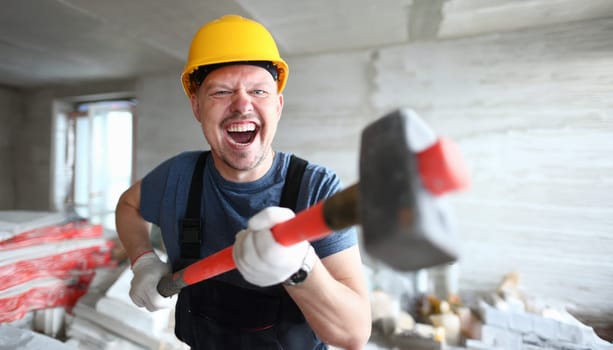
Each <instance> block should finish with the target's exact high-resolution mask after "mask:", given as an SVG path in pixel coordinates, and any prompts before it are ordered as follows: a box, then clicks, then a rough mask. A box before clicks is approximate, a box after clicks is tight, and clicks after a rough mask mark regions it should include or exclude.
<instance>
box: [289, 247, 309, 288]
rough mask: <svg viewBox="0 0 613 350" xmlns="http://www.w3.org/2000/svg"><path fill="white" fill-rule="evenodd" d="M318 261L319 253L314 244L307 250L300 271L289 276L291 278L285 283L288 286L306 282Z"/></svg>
mask: <svg viewBox="0 0 613 350" xmlns="http://www.w3.org/2000/svg"><path fill="white" fill-rule="evenodd" d="M316 261H317V254H316V253H315V249H313V246H311V245H309V249H308V250H307V253H306V255H305V256H304V260H303V261H302V266H301V267H300V268H299V269H298V271H296V272H294V273H293V274H292V275H291V276H289V278H288V279H287V280H285V282H283V284H285V285H286V286H296V285H299V284H302V283H304V281H306V279H307V277H309V274H310V273H311V271H312V270H313V267H314V266H315V262H316Z"/></svg>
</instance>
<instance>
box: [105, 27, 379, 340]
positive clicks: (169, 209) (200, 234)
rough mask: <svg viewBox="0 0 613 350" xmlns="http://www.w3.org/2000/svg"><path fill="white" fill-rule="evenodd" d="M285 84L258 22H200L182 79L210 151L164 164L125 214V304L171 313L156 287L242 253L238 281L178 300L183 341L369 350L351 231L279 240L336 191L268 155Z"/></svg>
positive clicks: (206, 286)
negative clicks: (158, 234) (282, 229)
mask: <svg viewBox="0 0 613 350" xmlns="http://www.w3.org/2000/svg"><path fill="white" fill-rule="evenodd" d="M287 76H288V67H287V64H286V63H285V61H283V59H281V57H280V56H279V52H278V49H277V46H276V43H275V42H274V39H273V38H272V36H271V35H270V33H269V32H268V31H267V30H266V29H265V28H264V27H263V26H262V25H261V24H259V23H257V22H254V21H252V20H249V19H245V18H242V17H239V16H224V17H221V18H219V19H217V20H215V21H212V22H210V23H208V24H206V25H204V26H203V27H202V28H201V29H200V30H199V31H198V32H197V33H196V35H195V36H194V39H193V41H192V45H191V48H190V53H189V57H188V60H187V63H186V66H185V69H184V72H183V74H182V82H183V87H184V89H185V92H186V94H187V95H188V97H189V99H190V102H191V107H192V110H193V112H194V116H195V118H196V120H197V121H198V122H199V123H200V125H201V128H202V132H203V133H204V136H205V138H206V140H207V142H208V144H209V145H210V148H211V150H210V152H184V153H181V154H179V155H177V156H175V157H172V158H171V159H168V160H166V161H165V162H163V163H162V164H160V165H159V166H158V167H157V168H156V169H154V170H153V171H151V172H150V173H149V174H147V175H146V176H145V177H144V178H143V179H142V180H141V181H139V182H137V183H135V184H134V185H133V186H132V187H130V188H129V189H128V190H127V191H126V192H125V193H124V194H123V195H122V196H121V198H120V199H119V202H118V204H117V212H116V217H117V232H118V234H119V238H120V240H121V242H122V243H123V245H124V247H125V249H126V251H127V253H128V256H129V258H130V261H131V263H132V269H133V272H134V278H133V280H132V286H131V290H130V296H131V297H132V300H133V301H134V303H135V304H136V305H138V306H140V307H146V308H147V309H148V310H150V311H153V310H157V309H159V308H162V307H168V306H172V305H168V304H169V299H165V298H163V297H162V296H161V295H159V294H158V293H157V290H156V285H157V283H158V281H159V279H160V278H161V277H162V276H163V275H165V274H166V273H168V272H169V271H170V269H172V271H177V270H179V269H182V268H184V267H185V266H187V265H189V264H190V263H192V262H194V261H197V260H198V259H201V258H204V257H207V256H209V255H211V254H213V253H215V252H217V251H219V250H221V249H223V248H226V247H228V246H230V245H232V244H234V248H233V258H234V261H235V263H236V266H237V270H233V271H230V272H227V273H224V274H221V275H219V276H217V277H214V278H211V279H208V280H206V281H203V282H200V283H197V284H195V285H191V286H188V287H186V288H183V289H182V290H181V292H180V294H179V296H178V300H177V304H176V315H175V316H176V317H175V322H176V327H175V332H176V334H177V336H178V338H179V339H181V340H183V341H184V342H186V343H187V344H188V345H190V346H191V347H192V348H194V349H325V348H326V344H329V345H333V346H337V347H341V348H344V349H360V348H362V347H363V346H364V344H365V343H366V342H367V340H368V338H369V336H370V324H371V320H370V304H369V298H368V290H367V287H366V282H365V278H364V275H363V271H362V264H361V258H360V253H359V249H358V245H357V238H356V232H355V230H354V229H349V230H346V231H344V232H337V233H334V234H332V235H329V236H328V237H325V238H323V239H321V240H319V241H316V242H312V243H309V242H306V241H305V242H301V243H298V244H296V245H293V246H290V247H284V246H282V245H280V244H278V243H277V242H276V241H275V240H274V238H273V237H272V235H271V232H270V229H271V227H273V226H274V225H275V224H277V223H279V222H282V221H285V220H288V219H290V218H291V217H293V216H294V211H300V210H303V209H306V208H307V207H309V206H311V205H313V204H315V203H317V202H319V201H320V200H322V199H324V198H326V197H329V196H330V195H332V194H333V193H335V192H337V191H339V190H340V187H341V185H340V181H339V178H338V177H337V176H336V175H335V174H334V173H333V172H332V171H330V170H329V169H326V168H324V167H321V166H318V165H315V164H312V163H306V162H305V161H302V160H300V159H299V158H295V157H292V156H290V155H289V154H286V153H282V152H275V151H273V150H272V148H271V144H272V141H273V138H274V136H275V133H276V131H277V125H278V122H279V119H280V117H281V111H282V108H283V95H282V94H281V93H282V91H283V88H284V86H285V83H286V81H287ZM288 208H291V209H288ZM149 223H153V224H155V225H157V226H159V227H160V228H161V231H162V236H163V240H164V246H165V248H166V250H167V253H168V261H169V265H170V267H169V265H167V264H165V263H163V262H162V261H161V260H160V259H159V258H158V256H157V255H156V254H155V253H154V252H153V250H152V245H151V243H150V239H149Z"/></svg>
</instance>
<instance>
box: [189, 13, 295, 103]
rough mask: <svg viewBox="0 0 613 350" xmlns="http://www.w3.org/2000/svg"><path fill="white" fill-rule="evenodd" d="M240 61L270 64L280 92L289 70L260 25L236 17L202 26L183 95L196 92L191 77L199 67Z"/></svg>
mask: <svg viewBox="0 0 613 350" xmlns="http://www.w3.org/2000/svg"><path fill="white" fill-rule="evenodd" d="M241 61H270V62H272V64H273V65H274V66H275V67H276V68H277V72H278V74H279V76H278V79H277V90H278V92H279V93H281V92H282V91H283V88H284V87H285V83H286V82H287V76H288V73H289V69H288V67H287V63H285V61H284V60H283V59H282V58H281V56H280V55H279V50H278V49H277V44H276V43H275V40H274V39H273V37H272V35H271V34H270V32H268V30H267V29H266V28H265V27H264V26H263V25H261V24H260V23H258V22H256V21H253V20H250V19H247V18H244V17H241V16H236V15H227V16H223V17H220V18H218V19H216V20H213V21H212V22H209V23H207V24H205V25H204V26H202V27H201V28H200V29H199V30H198V32H196V35H194V38H193V39H192V44H191V46H190V49H189V54H188V56H187V62H186V64H185V68H183V73H181V82H182V84H183V90H185V94H186V95H187V96H188V97H190V96H191V95H192V93H194V91H195V88H196V87H195V86H193V84H192V82H191V81H190V75H191V74H192V73H193V72H194V71H195V70H196V69H197V68H198V67H200V66H206V65H211V64H218V63H229V62H241Z"/></svg>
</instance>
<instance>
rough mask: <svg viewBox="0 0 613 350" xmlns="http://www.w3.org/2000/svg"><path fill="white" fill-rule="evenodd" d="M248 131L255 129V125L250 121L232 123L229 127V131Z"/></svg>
mask: <svg viewBox="0 0 613 350" xmlns="http://www.w3.org/2000/svg"><path fill="white" fill-rule="evenodd" d="M248 131H255V125H254V124H251V123H248V124H232V125H230V127H229V128H228V132H248Z"/></svg>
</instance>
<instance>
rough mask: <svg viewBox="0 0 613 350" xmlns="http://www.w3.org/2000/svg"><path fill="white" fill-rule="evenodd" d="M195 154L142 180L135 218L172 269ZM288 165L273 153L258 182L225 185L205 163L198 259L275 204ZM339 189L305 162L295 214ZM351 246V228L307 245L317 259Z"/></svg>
mask: <svg viewBox="0 0 613 350" xmlns="http://www.w3.org/2000/svg"><path fill="white" fill-rule="evenodd" d="M200 153H201V151H189V152H183V153H181V154H178V155H176V156H174V157H172V158H170V159H168V160H166V161H164V162H163V163H162V164H160V165H159V166H157V167H156V168H155V169H153V170H152V171H151V172H150V173H149V174H147V175H146V176H145V177H144V178H143V180H142V185H141V204H140V212H141V215H142V216H143V218H144V219H145V220H147V221H148V222H151V223H153V224H155V225H157V226H159V227H160V229H161V231H162V237H163V239H164V245H165V247H166V250H167V253H168V258H169V261H170V262H171V263H172V264H173V266H174V265H175V264H177V263H178V261H179V258H180V250H179V247H180V242H179V232H180V231H179V229H180V221H181V219H183V218H184V216H185V212H186V209H187V202H188V197H189V189H190V185H191V179H192V174H193V172H194V167H195V165H196V161H197V159H198V157H199V155H200ZM289 160H290V155H289V154H287V153H282V152H276V153H275V157H274V160H273V164H272V167H271V168H270V170H269V171H268V172H267V173H266V174H265V175H264V176H263V177H262V178H260V179H258V180H256V181H253V182H247V183H236V182H230V181H227V180H225V179H224V178H223V177H222V176H221V175H220V174H219V172H218V171H217V169H216V168H215V166H214V164H213V160H212V158H211V157H208V158H207V161H206V164H205V167H204V174H203V190H202V193H203V194H202V198H201V209H200V210H201V213H200V217H201V220H202V227H203V237H202V238H203V244H202V247H201V251H200V257H201V258H204V257H207V256H209V255H211V254H213V253H216V252H218V251H220V250H222V249H224V248H226V247H229V246H230V245H232V244H233V243H234V237H235V235H236V233H237V232H238V231H240V230H241V229H243V228H245V227H246V226H247V221H248V220H249V218H250V217H252V216H253V215H255V214H256V213H258V212H259V211H260V210H262V209H264V208H266V207H269V206H278V205H279V201H280V198H281V192H282V190H283V185H284V183H285V176H286V173H287V169H288V165H289ZM340 189H341V182H340V179H339V178H338V176H337V175H336V174H335V173H334V172H332V171H331V170H329V169H327V168H325V167H322V166H319V165H316V164H312V163H309V164H308V165H307V167H306V170H305V172H304V175H303V178H302V183H301V185H300V191H299V193H298V199H297V205H296V211H301V210H304V209H306V208H308V207H310V206H312V205H314V204H316V203H317V202H319V201H321V200H323V199H325V198H327V197H330V196H331V195H332V194H334V193H336V192H338V191H339V190H340ZM355 244H357V234H356V231H355V229H354V228H348V229H345V230H343V231H338V232H335V233H333V234H331V235H328V236H326V237H324V238H322V239H320V240H317V241H315V242H312V245H313V247H314V248H315V251H316V252H317V255H318V256H319V257H320V258H324V257H326V256H329V255H331V254H334V253H337V252H339V251H342V250H344V249H347V248H349V247H351V246H353V245H355ZM224 275H225V276H224ZM224 275H222V276H220V278H221V279H223V280H228V281H233V282H234V283H237V282H238V283H239V284H242V283H240V282H239V281H240V280H241V279H240V278H238V277H237V276H238V275H237V274H236V273H227V274H224Z"/></svg>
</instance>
